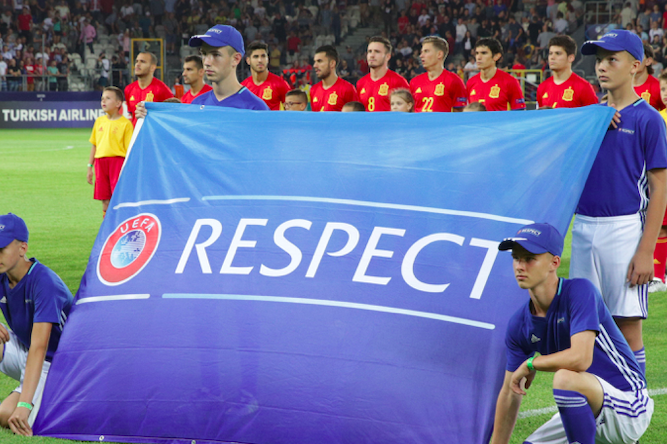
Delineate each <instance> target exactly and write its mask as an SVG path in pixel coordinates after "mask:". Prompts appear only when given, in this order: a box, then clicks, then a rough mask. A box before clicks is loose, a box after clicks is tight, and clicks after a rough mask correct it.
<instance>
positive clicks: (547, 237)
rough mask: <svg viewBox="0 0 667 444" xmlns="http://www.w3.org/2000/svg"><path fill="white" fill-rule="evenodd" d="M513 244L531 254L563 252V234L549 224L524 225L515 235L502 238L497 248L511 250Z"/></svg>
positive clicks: (557, 253)
mask: <svg viewBox="0 0 667 444" xmlns="http://www.w3.org/2000/svg"><path fill="white" fill-rule="evenodd" d="M515 244H519V245H521V246H522V247H523V248H525V249H526V250H528V251H529V252H531V253H533V254H542V253H551V254H553V255H554V256H560V255H562V254H563V236H561V235H560V233H559V232H558V230H556V229H555V228H554V227H552V226H551V225H549V224H532V225H526V226H525V227H523V228H521V229H520V230H519V231H517V232H516V236H515V237H509V238H507V239H504V240H503V241H502V242H501V243H500V245H498V249H499V250H500V251H505V250H511V249H512V248H514V245H515Z"/></svg>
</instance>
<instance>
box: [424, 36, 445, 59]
mask: <svg viewBox="0 0 667 444" xmlns="http://www.w3.org/2000/svg"><path fill="white" fill-rule="evenodd" d="M424 43H430V44H431V45H433V46H434V47H435V49H437V50H438V51H442V52H443V53H444V54H445V57H444V58H443V60H444V59H446V58H447V56H448V55H449V43H447V40H445V39H443V38H442V37H439V36H437V35H430V36H428V37H426V38H424V40H422V46H424Z"/></svg>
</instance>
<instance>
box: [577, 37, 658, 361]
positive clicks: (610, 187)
mask: <svg viewBox="0 0 667 444" xmlns="http://www.w3.org/2000/svg"><path fill="white" fill-rule="evenodd" d="M581 53H582V54H584V55H592V54H595V55H596V63H595V69H596V72H597V76H598V79H599V80H600V85H601V86H602V88H605V89H606V90H607V91H608V102H607V103H608V104H609V105H608V106H612V107H614V108H616V110H617V111H618V113H617V114H619V113H620V122H618V124H616V127H615V128H613V129H610V130H609V131H607V134H606V135H605V138H604V140H603V141H602V145H601V147H600V151H599V152H598V155H597V157H596V159H595V162H594V163H593V167H592V169H591V172H590V174H589V176H588V180H587V182H586V185H585V187H584V190H583V193H582V195H581V198H580V200H579V205H578V206H577V210H576V217H575V220H574V227H573V229H572V258H571V262H570V277H571V278H586V279H588V280H590V281H591V282H592V283H593V284H594V285H595V286H596V287H597V288H598V289H599V290H600V292H601V293H602V297H603V298H604V301H605V303H606V304H607V307H608V308H609V311H610V312H611V314H612V316H613V317H614V319H615V321H616V323H617V324H618V326H619V328H620V329H621V332H623V336H625V339H626V340H627V341H628V344H629V345H630V348H631V349H632V350H633V352H634V353H635V356H636V358H637V361H638V362H639V364H640V365H641V366H642V370H644V369H645V366H646V358H645V354H644V342H643V339H642V319H646V317H647V315H648V310H647V309H648V283H649V282H650V281H651V279H652V278H653V250H654V248H655V244H656V241H657V239H658V233H659V232H660V227H661V225H662V219H663V216H664V214H665V205H666V204H667V170H666V169H665V168H667V138H666V137H667V136H666V135H665V124H664V122H663V120H662V118H661V117H660V114H659V113H658V112H657V111H656V110H655V109H654V108H653V107H651V105H649V104H648V103H646V101H644V100H643V99H641V98H640V97H639V96H638V95H637V93H635V90H634V87H633V78H634V74H635V73H636V72H637V69H639V67H640V65H641V62H642V60H643V58H644V47H643V45H642V42H641V40H640V38H639V37H637V35H635V34H633V33H631V32H629V31H624V30H613V31H610V32H608V33H607V34H605V35H604V36H602V38H601V39H600V40H594V41H588V42H586V43H584V45H583V46H582V48H581ZM649 196H650V199H649Z"/></svg>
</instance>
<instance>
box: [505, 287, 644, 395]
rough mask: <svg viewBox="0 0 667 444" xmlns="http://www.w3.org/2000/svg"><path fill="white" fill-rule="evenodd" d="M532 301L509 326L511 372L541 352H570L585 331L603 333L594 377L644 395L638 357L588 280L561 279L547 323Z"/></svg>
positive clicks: (599, 337) (597, 346)
mask: <svg viewBox="0 0 667 444" xmlns="http://www.w3.org/2000/svg"><path fill="white" fill-rule="evenodd" d="M530 306H531V302H530V301H528V303H526V305H524V306H523V307H522V308H521V309H520V310H519V311H517V312H516V313H515V314H514V315H513V316H512V318H511V319H510V322H509V324H508V326H507V335H506V338H505V345H506V346H507V370H508V371H510V372H514V371H515V370H516V369H517V368H519V366H520V365H521V364H522V363H523V362H524V361H525V360H526V359H528V358H529V357H530V356H532V355H533V354H534V353H535V352H539V353H540V354H542V355H548V354H551V353H556V352H559V351H562V350H566V349H568V348H570V338H571V337H572V336H573V335H575V334H577V333H581V332H582V331H586V330H591V331H594V332H596V333H597V338H596V339H595V348H594V351H593V363H592V364H591V366H590V367H589V368H588V370H587V371H588V373H592V374H594V375H597V376H599V377H600V378H602V379H604V380H605V381H607V382H608V383H610V384H611V385H613V386H614V387H616V388H617V389H619V390H622V391H635V390H641V389H643V388H645V387H646V379H645V378H644V375H643V374H642V372H641V370H640V369H639V364H637V360H636V359H635V355H634V353H632V350H630V346H629V345H628V343H627V342H626V341H625V338H624V337H623V334H621V331H620V330H619V329H618V327H617V326H616V322H614V319H613V318H612V317H611V314H610V313H609V310H608V309H607V306H606V305H605V304H604V301H603V300H602V296H600V292H599V291H598V290H597V288H595V286H594V285H593V284H592V283H591V282H590V281H588V280H587V279H560V280H559V283H558V292H557V293H556V296H555V297H554V299H553V301H552V302H551V305H550V306H549V310H548V311H547V315H546V317H540V316H534V315H533V314H532V313H531V312H530Z"/></svg>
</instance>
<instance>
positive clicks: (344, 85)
mask: <svg viewBox="0 0 667 444" xmlns="http://www.w3.org/2000/svg"><path fill="white" fill-rule="evenodd" d="M357 100H359V96H357V90H356V89H355V88H354V86H352V84H351V83H350V82H348V81H347V80H343V79H341V78H340V77H338V79H337V80H336V82H335V83H334V84H333V85H331V86H330V87H329V88H328V89H324V87H323V86H322V82H317V83H316V84H315V85H313V87H312V88H310V107H311V108H312V110H313V111H340V110H342V109H343V106H344V105H345V104H346V103H348V102H356V101H357Z"/></svg>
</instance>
